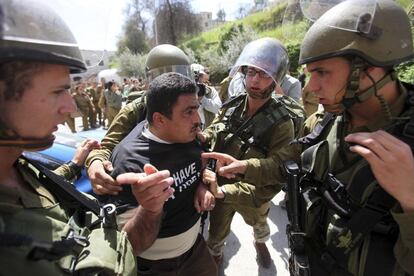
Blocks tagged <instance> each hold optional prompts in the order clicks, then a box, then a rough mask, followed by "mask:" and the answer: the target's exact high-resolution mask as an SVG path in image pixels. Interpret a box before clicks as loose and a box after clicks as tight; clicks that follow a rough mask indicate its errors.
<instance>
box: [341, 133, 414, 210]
mask: <svg viewBox="0 0 414 276" xmlns="http://www.w3.org/2000/svg"><path fill="white" fill-rule="evenodd" d="M345 141H347V142H351V143H355V144H356V145H354V146H351V147H350V150H351V151H353V152H355V153H358V154H359V155H361V156H362V157H364V158H365V159H366V160H367V161H368V163H369V164H370V166H371V169H372V172H373V173H374V175H375V178H376V179H377V181H378V183H379V184H380V185H381V187H382V188H384V190H385V191H387V193H389V194H390V195H392V196H393V197H394V198H395V199H396V200H398V202H399V203H400V205H401V207H402V209H403V210H404V211H405V212H411V211H414V158H413V153H412V152H411V148H410V147H409V146H408V145H407V144H405V143H404V142H402V141H401V140H399V139H397V138H395V137H394V136H392V135H391V134H389V133H387V132H385V131H382V130H379V131H376V132H372V133H367V132H360V133H354V134H350V135H348V136H347V137H345Z"/></svg>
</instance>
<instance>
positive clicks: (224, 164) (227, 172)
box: [201, 152, 247, 179]
mask: <svg viewBox="0 0 414 276" xmlns="http://www.w3.org/2000/svg"><path fill="white" fill-rule="evenodd" d="M201 157H202V158H207V159H208V158H213V159H216V160H217V163H216V172H218V174H219V175H221V176H223V177H226V178H229V179H231V178H235V177H236V175H237V174H244V173H245V172H246V169H247V162H246V161H245V160H237V159H236V158H234V157H232V156H230V155H228V154H225V153H218V152H204V153H202V154H201Z"/></svg>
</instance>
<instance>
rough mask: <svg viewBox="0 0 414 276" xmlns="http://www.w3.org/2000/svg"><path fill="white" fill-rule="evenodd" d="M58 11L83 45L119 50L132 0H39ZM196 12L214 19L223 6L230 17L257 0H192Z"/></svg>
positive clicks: (81, 46) (82, 46) (85, 47)
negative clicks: (118, 44)
mask: <svg viewBox="0 0 414 276" xmlns="http://www.w3.org/2000/svg"><path fill="white" fill-rule="evenodd" d="M38 1H39V2H43V3H45V4H47V5H49V6H50V7H52V8H53V9H54V10H55V11H57V12H58V13H59V14H60V15H61V16H62V17H63V19H64V20H65V22H66V23H67V24H68V25H69V28H70V29H71V30H72V32H73V33H74V35H75V37H76V40H77V41H78V43H79V46H80V48H81V49H94V50H104V49H106V50H116V41H117V38H118V37H119V36H120V34H121V33H122V26H123V23H124V14H123V12H124V10H125V9H126V6H127V3H128V0H70V1H68V0H38ZM190 3H191V5H192V7H193V10H194V11H195V12H201V11H210V12H212V15H213V19H214V18H216V14H217V11H218V10H219V9H220V8H223V9H224V10H225V12H226V20H232V19H234V18H235V17H236V16H237V11H238V9H239V7H240V6H241V5H243V6H244V7H251V6H252V5H253V3H254V0H232V1H229V0H227V1H224V0H208V1H206V0H190Z"/></svg>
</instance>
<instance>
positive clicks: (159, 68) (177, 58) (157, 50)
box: [145, 44, 193, 81]
mask: <svg viewBox="0 0 414 276" xmlns="http://www.w3.org/2000/svg"><path fill="white" fill-rule="evenodd" d="M145 69H146V76H147V79H148V81H151V80H153V79H154V78H156V77H157V76H159V75H161V74H163V73H167V72H177V73H180V74H182V75H184V76H187V77H189V78H191V79H193V73H192V72H191V68H190V59H189V58H188V56H187V55H186V54H185V53H184V52H183V51H182V50H181V49H180V48H178V47H176V46H174V45H170V44H161V45H158V46H155V47H154V48H152V49H151V51H150V52H149V53H148V56H147V60H146V62H145Z"/></svg>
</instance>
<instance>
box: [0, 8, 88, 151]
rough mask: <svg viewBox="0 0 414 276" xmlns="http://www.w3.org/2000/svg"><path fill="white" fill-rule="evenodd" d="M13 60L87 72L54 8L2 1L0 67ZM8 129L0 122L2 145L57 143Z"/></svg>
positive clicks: (32, 146)
mask: <svg viewBox="0 0 414 276" xmlns="http://www.w3.org/2000/svg"><path fill="white" fill-rule="evenodd" d="M13 61H22V62H41V63H47V64H62V65H66V66H68V67H69V68H70V72H71V73H79V72H83V71H85V70H86V66H85V64H84V62H83V59H82V55H81V52H80V50H79V48H78V46H77V43H76V40H75V38H74V36H73V34H72V32H71V31H70V30H69V28H68V26H67V25H66V24H65V22H64V21H63V20H62V19H61V18H60V16H58V15H57V14H56V13H55V12H54V11H53V10H52V9H50V8H49V7H47V6H46V5H42V4H41V3H38V2H37V1H32V0H3V1H1V2H0V64H5V63H7V62H13ZM0 98H2V97H0ZM7 130H9V129H8V127H7V126H6V125H5V123H4V122H0V146H19V147H23V148H26V149H40V148H47V147H49V146H51V145H52V144H53V140H54V137H45V138H43V139H31V138H27V137H18V136H17V135H12V136H10V134H8V133H9V132H8V131H7Z"/></svg>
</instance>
